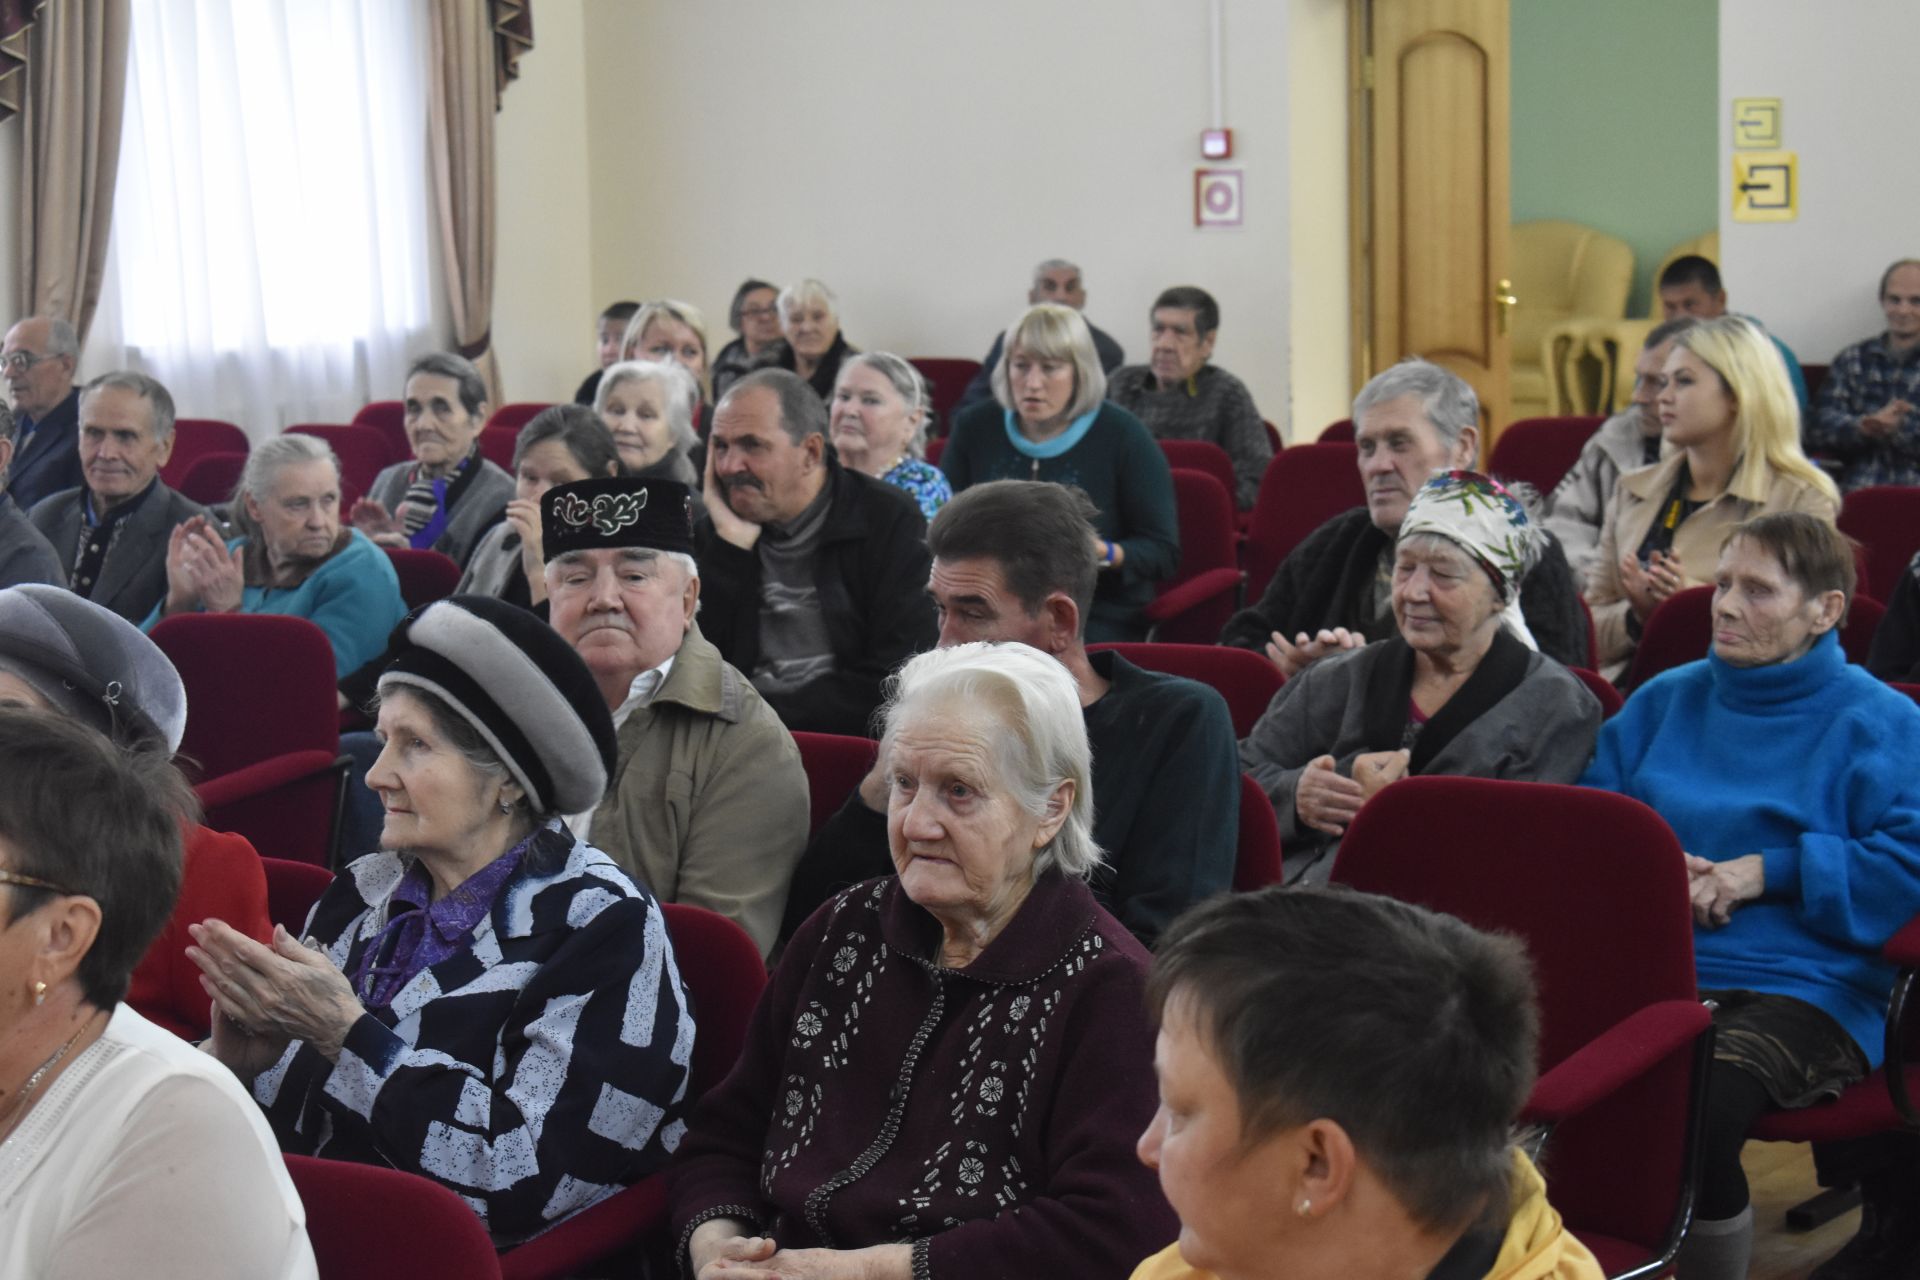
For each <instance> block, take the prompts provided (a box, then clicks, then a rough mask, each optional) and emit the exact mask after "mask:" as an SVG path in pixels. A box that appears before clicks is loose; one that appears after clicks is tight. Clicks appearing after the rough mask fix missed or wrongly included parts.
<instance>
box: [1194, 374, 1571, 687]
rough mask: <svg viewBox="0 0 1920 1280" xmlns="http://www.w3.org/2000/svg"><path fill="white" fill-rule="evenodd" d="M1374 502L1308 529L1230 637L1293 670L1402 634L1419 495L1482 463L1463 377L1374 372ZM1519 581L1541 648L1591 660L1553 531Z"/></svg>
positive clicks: (1362, 399) (1367, 418) (1361, 423)
mask: <svg viewBox="0 0 1920 1280" xmlns="http://www.w3.org/2000/svg"><path fill="white" fill-rule="evenodd" d="M1353 421H1354V423H1355V442H1356V445H1357V448H1358V460H1359V464H1360V479H1361V481H1362V483H1364V484H1365V486H1366V490H1367V504H1366V505H1365V506H1364V507H1355V508H1353V509H1352V510H1351V511H1347V512H1343V513H1342V514H1340V515H1337V516H1335V517H1333V519H1331V520H1329V521H1327V522H1326V523H1325V524H1323V525H1321V526H1320V527H1319V528H1318V529H1315V530H1314V531H1313V532H1312V533H1311V534H1309V535H1307V539H1306V541H1304V542H1302V543H1301V544H1300V545H1299V546H1297V547H1295V548H1294V549H1293V550H1292V551H1291V552H1290V553H1288V555H1287V558H1286V559H1285V560H1283V561H1281V562H1280V567H1279V568H1278V569H1276V570H1274V574H1273V577H1272V578H1271V579H1270V580H1269V581H1268V582H1267V589H1266V590H1265V591H1264V592H1263V593H1262V594H1261V596H1260V601H1259V603H1258V604H1255V605H1253V606H1252V607H1251V608H1247V609H1242V610H1241V611H1240V612H1239V613H1237V614H1235V615H1234V616H1233V620H1232V621H1230V622H1228V623H1227V626H1226V630H1225V631H1223V632H1222V633H1221V635H1220V643H1222V644H1230V645H1235V646H1237V647H1239V648H1242V649H1252V650H1254V651H1256V652H1259V651H1261V650H1264V651H1265V652H1266V654H1267V656H1268V657H1269V658H1270V659H1272V661H1273V664H1274V665H1275V666H1277V667H1278V668H1280V671H1281V672H1282V674H1284V675H1286V676H1288V677H1292V676H1294V675H1297V674H1298V673H1299V672H1300V671H1301V670H1302V669H1303V668H1304V667H1306V665H1307V664H1308V663H1310V662H1312V661H1313V660H1314V659H1316V658H1318V657H1320V656H1321V655H1323V654H1327V653H1335V652H1338V651H1339V650H1341V649H1357V648H1359V647H1360V646H1361V645H1364V644H1366V643H1367V642H1368V641H1369V640H1379V639H1383V638H1385V637H1387V636H1390V635H1393V634H1394V632H1395V621H1394V613H1393V602H1392V582H1393V556H1394V538H1395V537H1396V536H1397V535H1398V534H1399V532H1400V521H1401V520H1402V519H1403V518H1405V516H1406V514H1407V505H1408V504H1409V503H1411V502H1412V501H1413V495H1414V494H1415V493H1417V492H1419V490H1420V486H1421V485H1423V484H1425V483H1426V482H1427V481H1428V480H1429V479H1430V478H1432V477H1433V476H1434V475H1436V474H1438V473H1439V472H1442V471H1450V470H1454V469H1456V468H1461V467H1471V466H1472V465H1473V461H1474V457H1475V455H1476V454H1477V453H1478V452H1479V447H1480V426H1479V423H1480V402H1479V400H1478V398H1477V397H1475V395H1474V394H1473V388H1472V387H1469V386H1468V385H1467V384H1466V383H1465V382H1464V381H1462V380H1461V379H1460V378H1459V377H1458V376H1457V375H1455V374H1453V373H1450V372H1448V371H1447V370H1445V369H1442V368H1441V367H1440V366H1439V365H1436V364H1430V363H1428V362H1427V361H1425V360H1422V359H1419V358H1418V357H1412V358H1409V359H1406V360H1402V361H1401V362H1400V363H1399V364H1396V365H1394V366H1393V367H1392V368H1390V369H1387V370H1385V371H1383V372H1381V373H1378V374H1376V375H1374V378H1373V380H1372V381H1370V382H1368V383H1367V385H1366V386H1364V387H1362V388H1361V389H1360V394H1359V395H1358V396H1355V397H1354V401H1353ZM1539 557H1540V558H1539V562H1538V563H1536V564H1534V565H1533V566H1532V567H1531V568H1530V569H1529V570H1528V571H1527V574H1526V577H1525V578H1523V579H1522V580H1521V583H1520V611H1521V615H1522V617H1523V618H1524V619H1525V621H1526V626H1527V630H1528V632H1529V633H1530V634H1531V635H1532V636H1533V639H1534V642H1535V644H1536V645H1537V647H1538V648H1539V650H1540V652H1541V653H1544V654H1546V655H1547V656H1548V657H1549V658H1553V659H1556V660H1558V661H1560V662H1562V663H1565V664H1566V665H1567V666H1570V667H1579V666H1585V665H1586V662H1587V624H1586V619H1585V618H1584V617H1582V616H1581V613H1580V600H1579V591H1578V588H1577V586H1576V584H1575V582H1574V578H1573V572H1572V570H1570V569H1569V568H1568V567H1567V558H1566V556H1565V555H1564V554H1563V553H1562V552H1561V550H1560V546H1559V544H1558V543H1557V542H1555V541H1554V540H1553V539H1552V538H1551V537H1545V538H1543V539H1541V541H1540V546H1539Z"/></svg>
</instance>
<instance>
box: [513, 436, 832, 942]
mask: <svg viewBox="0 0 1920 1280" xmlns="http://www.w3.org/2000/svg"><path fill="white" fill-rule="evenodd" d="M816 403H817V401H816ZM691 496H692V491H691V490H689V489H688V488H687V486H685V485H683V484H680V483H678V482H676V481H673V480H643V479H639V478H637V477H631V476H621V477H614V478H609V479H599V478H596V479H592V480H579V481H575V482H574V483H572V484H563V485H556V486H554V487H553V488H552V489H549V490H548V491H547V493H546V496H545V497H543V498H542V499H541V502H540V524H541V546H542V549H543V551H544V553H545V555H546V562H547V571H546V578H547V600H548V604H549V608H550V610H551V612H550V614H549V618H550V621H551V622H552V625H553V629H554V630H555V631H558V632H559V633H560V635H561V636H562V637H563V638H564V639H565V640H566V641H567V643H569V644H571V645H572V646H573V647H574V649H575V651H576V652H578V653H579V655H580V656H581V658H583V659H585V661H586V664H587V668H588V670H590V671H592V672H593V675H594V678H595V679H596V680H597V681H598V682H599V684H600V691H601V693H602V695H603V696H604V697H605V698H606V700H607V706H608V707H609V708H611V709H612V711H613V723H614V728H615V729H616V730H617V732H618V734H619V744H620V754H619V763H618V764H617V766H616V767H615V770H614V774H613V780H612V783H611V785H609V786H608V788H607V794H606V798H605V799H603V800H602V801H601V802H600V804H599V807H597V808H595V809H594V810H592V811H591V812H588V813H582V814H576V815H574V816H572V817H570V818H568V819H567V825H568V826H569V827H571V828H572V830H573V832H574V834H575V835H577V836H579V837H580V838H581V839H582V840H585V841H587V842H588V843H590V844H592V845H594V846H595V847H596V848H599V849H603V850H605V851H606V852H607V853H608V854H609V855H611V856H612V858H613V859H614V860H615V861H616V862H618V863H620V865H621V866H623V867H625V868H626V869H627V870H628V871H629V872H630V873H632V875H633V876H634V877H635V878H636V879H638V880H639V881H640V882H641V883H642V884H644V885H646V886H647V887H648V888H649V889H651V890H652V891H653V893H654V896H656V897H658V898H659V899H660V900H661V901H663V902H681V903H688V904H691V905H693V906H698V907H706V908H707V909H709V910H711V911H718V912H719V913H720V914H722V915H724V916H727V917H728V918H729V919H731V920H732V921H733V922H734V923H735V924H738V925H739V926H740V927H741V928H743V929H745V930H746V931H747V932H748V933H749V934H750V935H752V937H753V940H754V941H755V942H756V943H758V944H759V945H760V950H761V952H762V953H763V954H764V953H766V952H768V951H771V950H772V948H773V942H774V938H775V936H776V935H777V934H778V932H779V928H780V912H781V908H782V907H783V906H784V905H785V903H786V900H787V882H788V880H789V878H790V877H791V876H792V874H793V866H794V863H795V862H797V861H798V860H799V858H800V852H801V850H802V849H803V848H804V847H805V845H806V839H807V813H808V792H807V775H806V771H805V770H804V769H803V768H802V767H801V764H800V753H799V751H798V750H797V749H796V748H795V747H794V745H793V737H792V735H790V734H789V733H788V732H787V730H786V728H785V727H784V726H783V725H782V724H781V723H780V718H779V717H778V716H776V715H775V714H774V713H773V709H772V708H770V707H769V706H768V705H767V704H766V702H765V701H764V700H763V699H762V698H761V697H760V695H759V694H758V693H756V692H755V691H754V688H753V685H752V684H751V683H750V682H749V681H748V680H747V678H746V677H745V676H743V675H741V674H740V672H738V671H737V670H735V669H734V668H732V667H730V666H728V665H727V664H726V663H725V662H724V661H722V660H721V658H720V651H719V650H717V649H715V648H714V647H713V645H712V644H711V643H709V642H708V640H707V639H706V637H704V636H702V635H701V634H700V628H699V626H698V625H697V624H696V623H695V622H694V612H695V610H696V609H697V608H698V607H699V603H700V570H699V567H698V565H697V564H696V563H695V562H694V559H693V555H692V551H693V519H692V515H691V501H690V499H691Z"/></svg>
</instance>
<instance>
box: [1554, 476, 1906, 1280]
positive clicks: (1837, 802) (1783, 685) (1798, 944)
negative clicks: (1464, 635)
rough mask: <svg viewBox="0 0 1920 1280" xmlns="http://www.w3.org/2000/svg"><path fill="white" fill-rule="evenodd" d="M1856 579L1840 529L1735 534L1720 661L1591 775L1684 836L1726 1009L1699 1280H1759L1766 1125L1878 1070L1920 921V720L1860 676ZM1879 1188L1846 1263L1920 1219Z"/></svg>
mask: <svg viewBox="0 0 1920 1280" xmlns="http://www.w3.org/2000/svg"><path fill="white" fill-rule="evenodd" d="M1853 586H1854V568H1853V554H1852V550H1851V548H1850V547H1849V545H1848V543H1847V541H1846V539H1845V538H1844V537H1843V536H1841V534H1839V533H1838V532H1837V531H1836V530H1835V529H1834V528H1833V526H1832V525H1830V524H1828V523H1827V522H1825V521H1823V520H1820V519H1817V518H1815V517H1813V516H1808V515H1802V514H1798V513H1785V514H1777V515H1767V516H1761V517H1759V518H1758V519H1755V520H1750V521H1748V522H1747V523H1745V524H1743V525H1740V526H1739V527H1737V528H1736V529H1735V530H1734V531H1733V532H1732V534H1731V535H1730V536H1729V537H1728V539H1727V542H1726V545H1725V548H1724V549H1723V550H1722V551H1721V554H1720V563H1719V568H1718V571H1717V574H1716V577H1715V582H1714V602H1713V651H1712V653H1711V654H1710V655H1709V656H1708V657H1707V659H1706V660H1705V661H1703V662H1695V663H1690V664H1689V665H1687V666H1684V667H1679V668H1677V669H1675V670H1672V671H1669V672H1666V673H1664V674H1662V675H1660V676H1659V677H1657V678H1655V679H1654V680H1652V681H1649V682H1648V683H1647V684H1646V685H1645V686H1644V687H1642V688H1641V689H1640V690H1638V691H1637V692H1636V693H1635V694H1634V695H1633V697H1631V698H1630V699H1628V700H1627V705H1626V708H1625V709H1624V710H1623V711H1622V712H1621V713H1620V714H1619V715H1618V716H1616V717H1615V718H1614V719H1613V720H1612V721H1610V722H1609V723H1608V724H1607V725H1606V726H1605V727H1604V728H1603V729H1602V730H1601V733H1600V741H1599V744H1598V747H1597V749H1596V754H1595V757H1594V761H1593V765H1592V767H1591V768H1589V769H1588V770H1587V774H1586V777H1585V778H1583V779H1582V782H1583V783H1585V784H1586V785H1588V786H1593V787H1603V788H1605V789H1607V790H1609V791H1618V792H1620V793H1622V794H1624V795H1630V796H1632V797H1634V798H1635V799H1637V800H1642V801H1644V802H1646V803H1647V804H1648V805H1650V806H1651V807H1652V808H1653V809H1655V810H1656V811H1657V812H1658V813H1659V814H1660V816H1661V817H1663V818H1665V819H1666V820H1667V822H1668V824H1669V825H1671V826H1672V827H1673V829H1674V832H1675V833H1676V834H1677V835H1678V836H1679V837H1680V844H1681V847H1682V848H1684V849H1685V850H1686V851H1687V867H1688V871H1689V873H1690V877H1691V882H1692V887H1693V912H1694V920H1695V925H1696V927H1695V931H1694V955H1695V964H1696V968H1697V970H1698V972H1699V977H1700V987H1701V993H1702V996H1703V997H1705V998H1709V999H1712V1000H1714V1001H1715V1002H1716V1003H1717V1004H1718V1006H1719V1008H1718V1010H1717V1012H1716V1013H1715V1025H1716V1026H1717V1027H1718V1029H1719V1034H1718V1036H1717V1042H1716V1045H1715V1048H1714V1066H1713V1075H1712V1080H1711V1083H1710V1085H1709V1090H1708V1093H1709V1097H1708V1104H1707V1129H1706V1135H1705V1149H1704V1153H1703V1154H1704V1164H1703V1169H1702V1178H1701V1189H1700V1199H1699V1203H1698V1205H1697V1212H1698V1217H1697V1218H1696V1220H1695V1222H1694V1226H1693V1230H1692V1233H1691V1234H1690V1235H1689V1237H1688V1240H1687V1244H1686V1246H1685V1247H1684V1248H1683V1249H1682V1251H1681V1255H1680V1268H1679V1275H1680V1276H1681V1277H1682V1280H1698V1278H1713V1277H1719V1276H1745V1275H1746V1273H1747V1261H1746V1260H1747V1254H1748V1253H1749V1252H1750V1251H1751V1248H1752V1240H1753V1210H1752V1206H1751V1205H1750V1204H1749V1203H1748V1199H1747V1184H1746V1178H1745V1176H1744V1175H1743V1174H1742V1173H1741V1169H1740V1147H1741V1144H1742V1143H1743V1142H1744V1140H1745V1137H1746V1133H1747V1130H1748V1129H1749V1128H1750V1127H1751V1126H1752V1123H1753V1121H1754V1120H1755V1119H1756V1118H1757V1117H1758V1116H1759V1115H1760V1113H1761V1112H1763V1111H1765V1110H1767V1109H1769V1108H1771V1107H1796V1106H1808V1105H1811V1104H1813V1103H1815V1102H1819V1101H1822V1100H1825V1099H1827V1098H1831V1097H1833V1096H1834V1095H1835V1094H1837V1093H1838V1092H1839V1091H1840V1089H1841V1088H1843V1087H1845V1086H1846V1085H1848V1084H1851V1083H1853V1082H1854V1081H1856V1080H1859V1079H1861V1078H1863V1077H1864V1076H1865V1075H1866V1074H1867V1073H1868V1072H1869V1071H1871V1070H1872V1069H1873V1066H1874V1065H1875V1064H1877V1063H1878V1062H1879V1060H1880V1057H1881V1052H1882V1039H1883V1037H1882V1028H1883V1026H1884V1022H1885V1016H1886V1006H1887V998H1888V995H1889V993H1890V992H1891V990H1892V987H1893V978H1894V970H1893V967H1892V966H1891V965H1889V964H1887V963H1886V962H1885V961H1884V960H1882V959H1881V958H1880V949H1881V948H1882V947H1883V946H1884V945H1885V944H1886V942H1887V940H1888V939H1889V938H1891V937H1892V936H1893V934H1894V933H1895V932H1896V931H1897V930H1898V929H1899V928H1900V927H1901V926H1902V925H1904V924H1905V923H1906V922H1907V921H1908V919H1910V918H1911V917H1912V916H1913V915H1914V914H1915V913H1916V912H1920V708H1916V707H1915V706H1914V704H1913V702H1912V701H1910V700H1909V699H1908V698H1906V697H1905V696H1904V695H1902V694H1900V693H1898V692H1896V691H1894V690H1892V689H1890V688H1888V687H1887V686H1886V685H1884V684H1881V683H1880V682H1879V681H1877V680H1875V679H1873V677H1871V676H1870V675H1868V674H1867V673H1866V672H1865V671H1864V670H1862V669H1861V668H1859V667H1854V666H1848V665H1847V661H1846V656H1845V655H1844V654H1843V653H1842V652H1841V651H1840V644H1839V640H1838V634H1837V628H1838V626H1839V624H1840V621H1841V619H1842V618H1843V617H1844V616H1845V613H1846V607H1847V602H1848V600H1849V599H1850V597H1851V596H1852V594H1853ZM1896 1163H1897V1164H1899V1165H1901V1166H1906V1165H1910V1164H1911V1161H1904V1160H1903V1161H1900V1162H1896ZM1863 1184H1864V1190H1865V1193H1866V1195H1867V1197H1868V1201H1869V1203H1875V1202H1876V1201H1877V1202H1878V1205H1877V1207H1878V1210H1879V1211H1878V1212H1877V1213H1869V1214H1868V1215H1866V1216H1865V1218H1864V1222H1865V1223H1867V1224H1869V1225H1867V1226H1863V1227H1862V1231H1861V1234H1860V1236H1859V1237H1857V1238H1856V1240H1855V1242H1854V1243H1853V1244H1850V1245H1849V1246H1848V1247H1847V1251H1843V1252H1844V1253H1845V1254H1847V1255H1852V1254H1866V1253H1868V1252H1870V1251H1873V1250H1882V1249H1884V1248H1886V1247H1887V1246H1888V1245H1889V1243H1890V1241H1889V1239H1887V1238H1886V1237H1885V1233H1886V1232H1887V1231H1888V1230H1890V1229H1894V1224H1895V1223H1896V1222H1898V1221H1900V1220H1902V1219H1906V1218H1908V1217H1909V1215H1915V1214H1920V1196H1916V1195H1915V1194H1914V1192H1915V1190H1916V1187H1920V1182H1916V1180H1915V1178H1914V1176H1913V1172H1912V1170H1911V1169H1910V1168H1906V1167H1901V1168H1899V1169H1898V1170H1897V1171H1896V1170H1895V1169H1893V1168H1883V1169H1878V1170H1875V1171H1873V1173H1872V1174H1871V1175H1870V1176H1867V1177H1866V1178H1864V1179H1863ZM1898 1230H1899V1234H1901V1235H1902V1237H1903V1239H1904V1238H1905V1237H1906V1235H1907V1234H1908V1229H1907V1228H1904V1227H1901V1228H1899V1229H1898ZM1913 1238H1915V1239H1916V1240H1920V1235H1915V1236H1914V1237H1913ZM1900 1247H1901V1248H1902V1249H1904V1248H1905V1247H1906V1246H1905V1245H1904V1244H1902V1245H1900ZM1854 1260H1855V1259H1854V1258H1852V1257H1851V1256H1847V1257H1846V1258H1845V1262H1846V1263H1851V1262H1852V1261H1854ZM1859 1260H1861V1261H1865V1260H1866V1259H1865V1258H1861V1259H1859ZM1836 1261H1837V1262H1838V1261H1841V1260H1838V1259H1837V1260H1836ZM1830 1265H1831V1264H1830ZM1825 1274H1827V1272H1826V1271H1825V1270H1824V1269H1823V1271H1822V1275H1823V1276H1824V1275H1825ZM1840 1274H1846V1275H1851V1274H1854V1272H1853V1271H1852V1270H1848V1269H1845V1268H1844V1266H1843V1269H1842V1271H1841V1272H1840ZM1861 1274H1867V1273H1866V1272H1862V1273H1861ZM1875 1274H1889V1275H1891V1274H1908V1273H1907V1272H1905V1271H1900V1270H1897V1269H1896V1270H1888V1271H1884V1272H1881V1271H1876V1272H1875Z"/></svg>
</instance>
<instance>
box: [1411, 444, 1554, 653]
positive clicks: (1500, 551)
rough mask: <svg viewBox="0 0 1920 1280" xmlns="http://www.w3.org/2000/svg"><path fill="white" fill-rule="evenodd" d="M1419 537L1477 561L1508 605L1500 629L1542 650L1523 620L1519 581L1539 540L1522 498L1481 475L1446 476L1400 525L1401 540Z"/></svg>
mask: <svg viewBox="0 0 1920 1280" xmlns="http://www.w3.org/2000/svg"><path fill="white" fill-rule="evenodd" d="M1419 533H1430V534H1433V535H1435V536H1437V537H1441V538H1445V539H1446V540H1447V541H1448V542H1451V543H1453V544H1454V545H1455V546H1457V547H1459V548H1460V549H1461V550H1462V551H1465V552H1466V553H1467V554H1468V555H1469V556H1471V557H1473V560H1474V563H1476V564H1478V565H1479V566H1480V567H1481V568H1483V569H1485V570H1486V571H1487V576H1488V577H1490V578H1492V579H1493V589H1494V591H1495V592H1496V593H1498V595H1499V597H1500V600H1501V602H1502V603H1503V604H1504V605H1505V608H1503V609H1502V610H1501V613H1500V621H1501V623H1502V624H1503V625H1505V626H1506V628H1507V630H1509V631H1511V632H1513V634H1514V635H1515V637H1517V638H1518V639H1520V640H1521V641H1523V642H1524V643H1525V644H1526V646H1527V647H1528V648H1530V649H1537V648H1539V647H1540V646H1539V645H1537V644H1535V643H1534V639H1533V634H1532V632H1530V631H1528V630H1527V624H1526V621H1525V619H1523V618H1522V617H1521V616H1520V579H1521V578H1523V577H1525V576H1526V572H1527V553H1528V551H1529V550H1530V549H1531V548H1532V546H1533V540H1534V538H1535V537H1536V536H1538V535H1537V534H1536V532H1535V530H1534V526H1533V522H1532V521H1531V520H1529V519H1528V518H1527V509H1526V508H1525V507H1523V506H1521V505H1520V500H1519V499H1518V498H1516V497H1514V496H1513V495H1512V494H1511V493H1509V492H1507V490H1506V489H1505V488H1504V487H1503V486H1502V485H1501V484H1500V482H1499V481H1497V480H1495V479H1493V478H1492V477H1490V476H1484V475H1481V474H1480V473H1479V472H1477V471H1442V472H1441V473H1439V474H1438V475H1436V476H1434V478H1433V479H1431V480H1429V481H1427V482H1426V483H1425V484H1424V485H1422V486H1420V492H1418V493H1416V494H1414V495H1413V501H1412V503H1410V504H1409V505H1408V507H1407V516H1406V519H1404V520H1402V521H1401V522H1400V537H1401V539H1402V540H1405V539H1406V538H1409V537H1412V536H1413V535H1414V534H1419Z"/></svg>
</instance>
